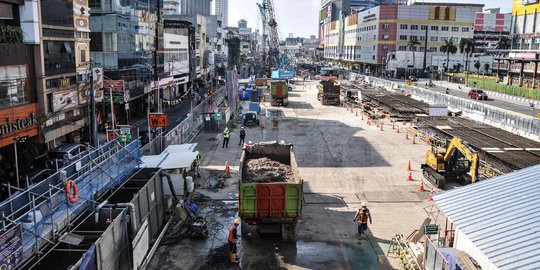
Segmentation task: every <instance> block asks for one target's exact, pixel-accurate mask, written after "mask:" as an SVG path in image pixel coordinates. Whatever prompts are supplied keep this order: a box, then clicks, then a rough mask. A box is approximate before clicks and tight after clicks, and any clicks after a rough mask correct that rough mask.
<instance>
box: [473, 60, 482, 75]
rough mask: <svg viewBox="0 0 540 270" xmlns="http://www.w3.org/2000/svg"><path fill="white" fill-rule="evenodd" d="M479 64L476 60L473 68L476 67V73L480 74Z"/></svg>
mask: <svg viewBox="0 0 540 270" xmlns="http://www.w3.org/2000/svg"><path fill="white" fill-rule="evenodd" d="M481 66H482V65H481V64H480V62H478V61H476V63H474V68H476V73H478V74H480V67H481Z"/></svg>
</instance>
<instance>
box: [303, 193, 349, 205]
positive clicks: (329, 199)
mask: <svg viewBox="0 0 540 270" xmlns="http://www.w3.org/2000/svg"><path fill="white" fill-rule="evenodd" d="M304 203H306V204H339V205H345V201H343V198H342V197H340V196H338V195H333V194H315V193H308V194H304Z"/></svg>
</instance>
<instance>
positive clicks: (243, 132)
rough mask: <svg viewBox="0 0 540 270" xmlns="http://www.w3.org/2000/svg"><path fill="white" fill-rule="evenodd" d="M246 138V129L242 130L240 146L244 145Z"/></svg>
mask: <svg viewBox="0 0 540 270" xmlns="http://www.w3.org/2000/svg"><path fill="white" fill-rule="evenodd" d="M245 138H246V131H245V130H244V127H241V128H240V141H239V142H238V145H242V144H243V143H244V139H245Z"/></svg>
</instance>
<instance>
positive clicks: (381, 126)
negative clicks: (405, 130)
mask: <svg viewBox="0 0 540 270" xmlns="http://www.w3.org/2000/svg"><path fill="white" fill-rule="evenodd" d="M383 126H384V124H383V123H381V131H384V130H383Z"/></svg>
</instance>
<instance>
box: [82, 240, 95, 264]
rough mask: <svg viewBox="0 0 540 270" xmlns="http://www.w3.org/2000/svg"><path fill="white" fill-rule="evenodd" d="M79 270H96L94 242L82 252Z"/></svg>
mask: <svg viewBox="0 0 540 270" xmlns="http://www.w3.org/2000/svg"><path fill="white" fill-rule="evenodd" d="M79 270H97V265H96V244H95V243H94V244H92V246H90V248H89V249H88V251H86V253H85V254H84V257H83V259H82V262H81V265H80V266H79Z"/></svg>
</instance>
